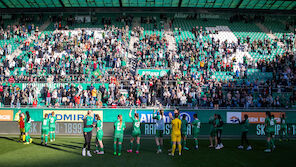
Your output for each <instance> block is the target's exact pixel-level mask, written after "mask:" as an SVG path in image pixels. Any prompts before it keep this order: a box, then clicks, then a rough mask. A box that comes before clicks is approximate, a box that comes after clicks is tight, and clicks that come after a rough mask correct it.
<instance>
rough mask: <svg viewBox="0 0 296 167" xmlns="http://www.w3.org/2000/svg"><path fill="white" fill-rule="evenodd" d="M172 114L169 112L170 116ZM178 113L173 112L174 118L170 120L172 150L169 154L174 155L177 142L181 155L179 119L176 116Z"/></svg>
mask: <svg viewBox="0 0 296 167" xmlns="http://www.w3.org/2000/svg"><path fill="white" fill-rule="evenodd" d="M171 115H172V114H171V113H170V116H171ZM178 117H179V113H175V118H174V119H173V120H172V123H171V124H172V134H171V138H172V143H173V146H172V152H171V153H169V155H171V156H174V155H175V150H176V144H178V150H179V155H181V150H182V145H181V120H180V119H179V118H178Z"/></svg>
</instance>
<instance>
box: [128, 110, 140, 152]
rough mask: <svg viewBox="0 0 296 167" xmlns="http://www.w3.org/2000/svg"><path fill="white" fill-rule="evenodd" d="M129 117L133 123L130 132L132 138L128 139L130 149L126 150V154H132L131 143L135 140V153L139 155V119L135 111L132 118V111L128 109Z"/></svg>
mask: <svg viewBox="0 0 296 167" xmlns="http://www.w3.org/2000/svg"><path fill="white" fill-rule="evenodd" d="M129 117H130V118H131V119H132V121H133V131H132V136H131V139H130V149H129V150H127V152H129V153H131V152H133V143H134V140H135V139H137V150H136V153H137V154H139V153H140V152H139V149H140V137H141V129H140V125H141V123H140V119H139V114H138V113H137V111H136V109H135V114H134V117H133V116H132V109H130V113H129Z"/></svg>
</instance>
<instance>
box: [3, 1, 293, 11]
mask: <svg viewBox="0 0 296 167" xmlns="http://www.w3.org/2000/svg"><path fill="white" fill-rule="evenodd" d="M73 7H181V8H183V7H184V8H186V7H190V8H213V9H214V8H215V9H264V10H295V9H296V1H295V0H0V8H73Z"/></svg>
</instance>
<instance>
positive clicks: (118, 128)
mask: <svg viewBox="0 0 296 167" xmlns="http://www.w3.org/2000/svg"><path fill="white" fill-rule="evenodd" d="M124 129H125V123H124V122H123V121H122V115H118V116H117V120H116V121H115V123H114V155H116V151H117V149H116V146H117V143H118V156H120V155H121V148H122V141H123V132H124Z"/></svg>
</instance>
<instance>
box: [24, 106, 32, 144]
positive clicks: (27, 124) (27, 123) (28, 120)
mask: <svg viewBox="0 0 296 167" xmlns="http://www.w3.org/2000/svg"><path fill="white" fill-rule="evenodd" d="M31 122H32V119H31V117H30V113H29V111H26V118H25V135H26V142H25V143H24V144H30V143H32V141H33V140H32V139H31V137H30V135H29V131H30V128H31Z"/></svg>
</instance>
